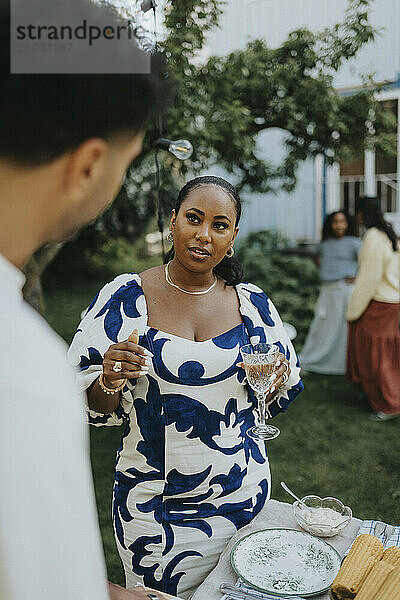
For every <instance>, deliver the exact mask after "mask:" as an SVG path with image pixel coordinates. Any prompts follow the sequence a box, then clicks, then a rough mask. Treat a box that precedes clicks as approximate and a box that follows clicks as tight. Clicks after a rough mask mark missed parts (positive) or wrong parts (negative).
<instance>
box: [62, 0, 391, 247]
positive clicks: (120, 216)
mask: <svg viewBox="0 0 400 600" xmlns="http://www.w3.org/2000/svg"><path fill="white" fill-rule="evenodd" d="M371 1H372V0H349V5H348V9H347V12H346V15H345V18H344V20H343V23H339V24H337V25H334V26H333V27H330V28H327V29H325V30H324V31H321V32H318V33H313V32H311V31H309V30H307V29H298V30H297V31H294V32H292V33H290V35H289V36H288V38H287V40H286V41H285V42H284V43H283V44H282V45H281V46H280V47H278V48H269V47H268V46H267V44H266V42H265V41H264V40H255V41H253V42H251V43H249V44H247V46H246V47H245V48H244V49H242V50H237V51H235V52H233V53H231V54H230V55H229V56H226V57H213V56H212V57H210V58H209V59H208V60H206V61H204V62H203V63H201V62H199V60H198V56H199V52H200V50H201V49H202V48H203V47H204V44H205V41H206V36H207V33H208V32H209V31H210V30H211V29H212V28H214V27H216V26H217V24H218V19H219V16H220V13H221V9H220V3H219V2H217V1H216V0H172V1H171V2H170V3H169V4H168V6H167V8H166V11H165V12H166V14H165V26H166V31H167V35H166V38H165V40H164V41H163V42H162V44H161V45H162V49H163V51H164V52H165V55H166V57H167V60H168V63H169V65H170V71H171V77H172V79H173V87H174V90H175V98H174V101H173V104H172V106H171V107H170V109H169V111H168V114H167V115H166V118H165V119H164V127H163V132H164V135H168V137H169V138H170V139H179V138H182V137H185V138H188V139H190V140H191V141H192V143H193V145H194V148H195V152H194V155H193V158H192V160H191V161H190V164H189V165H188V164H185V163H182V162H180V161H178V160H177V159H175V158H174V157H172V156H171V155H169V154H167V153H162V154H163V156H162V159H163V160H162V165H161V169H162V182H163V185H162V194H163V197H162V201H163V205H164V209H165V210H166V211H167V210H169V208H170V207H171V206H172V205H173V203H174V198H175V195H176V190H177V187H179V186H180V184H181V183H182V181H183V179H184V176H185V175H186V173H187V171H188V168H190V170H191V172H193V173H196V172H199V171H200V170H204V169H206V168H208V167H210V166H212V165H215V164H218V165H220V166H222V167H223V168H224V169H225V170H226V171H227V172H228V173H230V174H232V178H233V180H234V182H235V184H236V185H237V186H238V187H239V189H241V188H244V187H247V188H248V189H249V190H252V191H260V192H266V191H269V190H271V189H275V188H276V187H283V188H284V189H286V190H291V189H293V188H294V186H295V184H296V171H297V168H298V165H299V164H300V162H301V161H304V160H305V159H307V158H309V157H312V156H315V155H316V154H318V153H320V152H324V154H325V156H326V158H327V160H328V162H333V161H335V160H340V159H343V158H349V157H350V156H352V155H354V154H356V153H357V152H359V151H360V149H362V148H363V147H365V146H368V145H371V144H375V145H376V146H377V147H384V148H385V149H386V151H388V150H389V151H393V152H395V147H396V139H395V137H396V136H395V133H394V127H393V117H392V116H391V115H389V114H388V113H385V112H384V111H383V110H382V108H381V107H380V105H379V104H378V102H377V101H376V100H375V96H374V92H375V88H374V87H373V86H371V85H369V86H367V87H366V88H365V89H364V90H362V91H360V92H358V93H357V94H354V95H352V96H340V95H339V94H338V93H337V92H336V91H335V89H334V87H333V78H334V75H335V73H336V72H337V71H338V69H339V68H340V67H341V65H342V64H343V62H344V61H346V60H348V59H349V58H352V57H354V56H355V55H356V54H357V52H358V51H359V50H360V48H361V47H362V46H364V44H366V43H368V42H370V41H372V40H373V39H374V35H375V32H374V30H373V28H372V27H371V25H370V23H369V18H368V17H369V15H368V11H369V7H370V4H371ZM370 83H371V82H370ZM273 127H279V128H281V129H282V130H284V131H285V132H286V141H285V146H286V157H285V159H284V161H283V162H282V164H281V165H278V166H274V165H272V164H270V163H268V162H266V161H265V160H263V159H262V158H260V157H259V156H258V154H257V136H258V134H259V133H261V132H262V131H265V130H267V129H269V128H273ZM160 133H162V131H160V129H159V124H158V123H153V124H152V125H151V126H150V127H149V131H148V134H147V137H146V141H145V145H144V151H143V153H142V155H141V157H140V158H139V160H137V161H136V162H135V165H134V166H133V167H132V168H131V169H130V171H129V173H128V176H127V178H126V182H125V185H124V187H123V189H122V191H121V194H120V196H119V198H118V200H117V201H116V203H115V204H114V205H113V207H112V208H111V209H109V210H108V211H107V212H106V213H105V214H104V215H103V216H102V217H100V219H98V220H97V222H96V223H95V224H94V225H92V226H91V227H89V228H87V229H86V230H85V231H84V232H83V234H82V235H81V236H80V237H79V238H78V239H77V240H76V241H74V242H73V243H74V244H79V246H80V249H81V251H82V252H84V250H85V248H91V249H92V251H93V249H94V248H95V247H96V245H97V246H98V245H99V244H101V242H102V241H104V240H105V239H106V238H107V236H109V235H113V236H137V235H139V234H140V232H141V231H143V228H144V226H145V225H146V224H147V223H148V222H149V220H150V219H152V218H153V217H154V214H155V211H156V198H155V192H154V160H153V158H154V155H153V145H154V140H155V139H156V138H157V137H158V136H159V135H160Z"/></svg>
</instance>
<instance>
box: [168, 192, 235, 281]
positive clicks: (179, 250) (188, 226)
mask: <svg viewBox="0 0 400 600" xmlns="http://www.w3.org/2000/svg"><path fill="white" fill-rule="evenodd" d="M170 229H171V231H172V233H173V236H174V250H175V256H176V257H177V259H178V260H179V262H181V263H182V265H184V266H185V267H186V268H188V269H189V270H192V271H196V272H206V271H209V270H212V269H213V268H214V267H215V266H216V265H217V264H218V263H220V262H221V260H222V259H223V258H224V256H225V254H226V253H227V251H228V250H229V249H230V248H232V246H233V242H234V240H235V238H236V235H237V233H238V231H239V228H238V227H236V210H235V204H234V200H233V198H232V197H231V196H230V195H229V194H228V192H226V191H225V190H224V189H223V188H221V187H218V186H215V185H209V184H208V185H200V186H199V187H196V188H194V189H193V190H192V191H191V192H190V193H189V194H188V195H187V197H186V198H185V200H184V201H183V202H182V204H181V206H180V209H179V211H178V214H176V213H175V211H172V218H171V225H170Z"/></svg>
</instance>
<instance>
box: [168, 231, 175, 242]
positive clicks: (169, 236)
mask: <svg viewBox="0 0 400 600" xmlns="http://www.w3.org/2000/svg"><path fill="white" fill-rule="evenodd" d="M167 241H168V242H170V243H171V244H172V243H173V241H174V236H173V235H172V231H170V232H169V234H168V235H167Z"/></svg>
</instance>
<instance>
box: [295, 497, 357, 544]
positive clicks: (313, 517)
mask: <svg viewBox="0 0 400 600" xmlns="http://www.w3.org/2000/svg"><path fill="white" fill-rule="evenodd" d="M302 501H303V502H304V504H305V505H306V506H308V507H310V508H309V510H307V509H305V508H303V506H302V505H301V504H300V502H298V501H297V500H296V502H294V504H293V513H294V516H295V519H296V521H297V523H298V524H299V525H300V527H301V528H302V529H304V530H305V531H308V533H311V534H312V535H317V536H318V537H333V536H334V535H337V534H338V533H340V532H341V531H343V529H345V528H346V527H347V525H348V524H349V523H350V521H351V517H352V516H353V513H352V511H351V508H350V507H349V506H345V505H344V504H343V502H340V500H338V499H337V498H332V497H328V498H320V497H319V496H304V498H302ZM318 508H330V509H331V510H334V511H335V512H336V513H338V515H342V517H343V520H342V521H341V522H339V523H337V524H334V523H329V522H328V519H327V517H326V515H324V514H323V513H322V512H321V513H320V514H318V513H317V512H316V511H313V509H318ZM317 517H319V518H317ZM319 521H321V522H319Z"/></svg>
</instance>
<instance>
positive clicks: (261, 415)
mask: <svg viewBox="0 0 400 600" xmlns="http://www.w3.org/2000/svg"><path fill="white" fill-rule="evenodd" d="M257 402H258V424H259V426H260V427H261V428H263V429H264V428H265V427H266V413H265V411H266V404H265V394H264V393H263V392H261V394H257Z"/></svg>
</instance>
